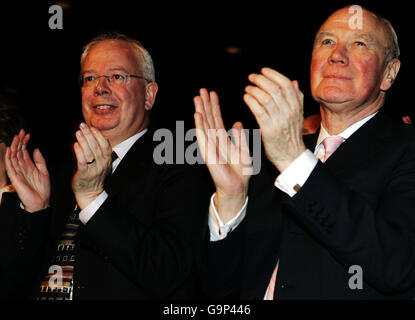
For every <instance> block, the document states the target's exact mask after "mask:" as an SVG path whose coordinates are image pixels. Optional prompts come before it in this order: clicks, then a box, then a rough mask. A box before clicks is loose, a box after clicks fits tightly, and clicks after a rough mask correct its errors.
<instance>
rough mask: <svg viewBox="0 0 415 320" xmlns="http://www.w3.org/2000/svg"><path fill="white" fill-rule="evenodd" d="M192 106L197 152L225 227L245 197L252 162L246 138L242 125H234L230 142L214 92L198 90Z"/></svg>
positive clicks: (240, 206) (238, 123)
mask: <svg viewBox="0 0 415 320" xmlns="http://www.w3.org/2000/svg"><path fill="white" fill-rule="evenodd" d="M194 104H195V111H196V112H195V114H194V118H195V125H196V137H197V141H198V145H199V149H200V152H201V154H202V157H203V160H204V162H205V163H206V165H207V167H208V169H209V172H210V175H211V176H212V179H213V182H214V184H215V186H216V194H215V197H214V203H215V207H216V209H217V211H218V213H219V215H220V218H221V219H222V222H223V223H226V222H227V221H229V220H231V219H232V218H233V217H234V216H235V215H236V214H237V213H238V212H239V211H240V209H241V208H242V206H243V204H244V202H245V200H246V197H247V194H248V183H249V179H250V177H251V175H252V159H251V157H250V153H249V148H248V145H247V141H246V136H245V133H244V131H243V126H242V123H240V122H236V123H235V124H234V125H233V127H232V136H233V140H234V141H231V139H230V137H229V135H228V133H227V132H226V130H225V127H224V124H223V120H222V115H221V111H220V105H219V98H218V96H217V94H216V93H215V92H214V91H211V92H208V91H207V90H206V89H200V96H196V97H195V98H194Z"/></svg>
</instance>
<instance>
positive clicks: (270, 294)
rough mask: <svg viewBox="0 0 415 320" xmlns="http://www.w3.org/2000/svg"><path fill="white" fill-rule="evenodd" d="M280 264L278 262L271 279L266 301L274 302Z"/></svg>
mask: <svg viewBox="0 0 415 320" xmlns="http://www.w3.org/2000/svg"><path fill="white" fill-rule="evenodd" d="M279 264H280V261H279V260H278V262H277V265H276V266H275V269H274V272H273V273H272V276H271V279H270V280H269V284H268V291H267V295H266V296H265V300H274V290H275V282H276V280H277V273H278V265H279Z"/></svg>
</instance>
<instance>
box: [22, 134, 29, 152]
mask: <svg viewBox="0 0 415 320" xmlns="http://www.w3.org/2000/svg"><path fill="white" fill-rule="evenodd" d="M29 140H30V133H27V134H26V135H25V136H24V138H23V139H22V150H25V149H26V147H27V144H28V143H29Z"/></svg>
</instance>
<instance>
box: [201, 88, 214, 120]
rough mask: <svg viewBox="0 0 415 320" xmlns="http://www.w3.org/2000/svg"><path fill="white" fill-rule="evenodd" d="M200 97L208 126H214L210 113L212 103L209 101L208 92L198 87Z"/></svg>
mask: <svg viewBox="0 0 415 320" xmlns="http://www.w3.org/2000/svg"><path fill="white" fill-rule="evenodd" d="M200 97H201V98H202V101H203V104H202V106H203V110H204V118H205V121H206V123H207V126H208V128H215V121H214V120H213V115H212V105H211V101H210V94H209V93H208V91H207V90H206V89H200Z"/></svg>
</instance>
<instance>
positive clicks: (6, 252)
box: [0, 194, 49, 299]
mask: <svg viewBox="0 0 415 320" xmlns="http://www.w3.org/2000/svg"><path fill="white" fill-rule="evenodd" d="M3 200H4V201H3V203H2V205H1V206H0V216H1V221H2V223H1V228H2V232H1V234H0V256H1V261H0V281H1V282H0V283H1V286H0V298H6V299H27V298H30V297H31V295H32V291H33V289H34V288H35V286H36V284H37V283H38V280H39V276H40V271H41V266H42V265H41V262H42V257H43V255H44V252H45V248H46V247H45V246H46V240H47V226H48V221H49V209H46V210H42V211H39V212H33V213H28V212H26V211H24V210H22V209H21V208H20V206H19V199H18V197H17V195H16V194H7V195H6V196H5V199H3Z"/></svg>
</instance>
